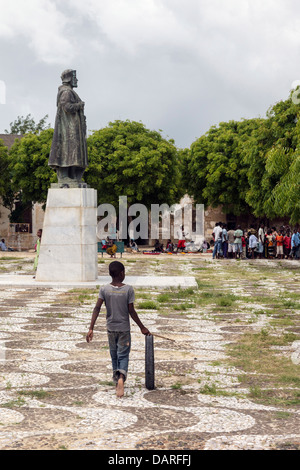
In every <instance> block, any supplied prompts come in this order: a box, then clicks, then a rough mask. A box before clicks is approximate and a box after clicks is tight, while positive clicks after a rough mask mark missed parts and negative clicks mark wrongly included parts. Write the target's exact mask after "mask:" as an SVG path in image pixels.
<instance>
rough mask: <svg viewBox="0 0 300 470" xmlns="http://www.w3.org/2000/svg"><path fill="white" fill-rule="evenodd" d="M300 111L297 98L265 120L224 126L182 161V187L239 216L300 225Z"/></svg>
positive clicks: (202, 200)
mask: <svg viewBox="0 0 300 470" xmlns="http://www.w3.org/2000/svg"><path fill="white" fill-rule="evenodd" d="M299 111H300V107H299V105H298V104H296V103H294V102H293V100H292V95H291V96H290V97H289V98H288V99H287V100H285V101H280V102H278V103H276V104H275V105H274V106H273V107H271V108H270V109H269V110H268V111H267V113H266V117H265V118H255V119H243V120H241V121H229V122H225V123H224V122H222V123H220V124H219V126H213V127H211V128H210V129H209V131H208V132H207V133H206V134H205V135H203V136H201V137H200V138H199V139H197V140H196V141H195V142H194V143H193V144H192V145H191V147H190V149H189V151H188V152H187V153H186V154H185V155H184V158H183V162H182V163H183V167H182V174H183V184H184V187H185V188H186V191H187V192H188V194H189V195H190V196H192V197H193V198H194V199H195V201H196V202H197V203H203V204H205V205H206V206H208V205H210V206H213V207H216V206H219V205H221V206H222V207H223V211H224V212H225V213H226V212H231V213H234V214H236V215H239V214H241V213H243V212H250V213H253V214H254V215H255V216H256V217H268V218H270V219H272V218H274V217H277V216H279V217H282V216H288V217H290V219H291V222H292V223H297V222H299V221H300V171H299V170H300V163H299V159H300V153H299V152H300V122H299V120H298V119H299Z"/></svg>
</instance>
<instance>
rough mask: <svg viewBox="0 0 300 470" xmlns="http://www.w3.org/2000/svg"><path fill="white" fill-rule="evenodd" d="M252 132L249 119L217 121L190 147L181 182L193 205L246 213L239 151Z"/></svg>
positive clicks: (243, 166) (244, 170)
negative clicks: (193, 202) (220, 207)
mask: <svg viewBox="0 0 300 470" xmlns="http://www.w3.org/2000/svg"><path fill="white" fill-rule="evenodd" d="M252 130H253V123H252V121H251V120H243V121H241V122H237V121H229V122H221V123H220V124H219V126H218V127H217V126H213V127H211V128H210V130H209V131H208V132H207V133H206V134H205V135H204V136H202V137H200V138H199V139H197V140H196V141H195V142H194V143H193V144H192V145H191V149H190V153H189V155H186V156H185V162H184V163H185V169H184V171H183V180H184V184H185V187H186V189H187V191H188V193H189V195H190V196H192V197H193V198H194V200H195V201H196V202H197V203H203V204H204V205H205V206H212V207H216V206H219V205H222V208H223V211H224V212H225V213H226V212H227V213H228V212H232V213H234V214H237V215H238V214H241V213H242V212H245V211H247V210H249V206H248V204H247V203H246V202H245V193H246V191H247V187H248V179H247V171H248V166H247V164H246V163H245V162H244V160H243V158H242V150H243V146H244V143H245V141H246V140H247V138H248V137H249V135H250V134H251V132H252Z"/></svg>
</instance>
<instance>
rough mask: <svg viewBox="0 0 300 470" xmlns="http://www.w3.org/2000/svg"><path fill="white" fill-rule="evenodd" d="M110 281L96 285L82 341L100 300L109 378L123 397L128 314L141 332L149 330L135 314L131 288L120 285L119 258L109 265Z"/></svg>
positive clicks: (91, 331)
mask: <svg viewBox="0 0 300 470" xmlns="http://www.w3.org/2000/svg"><path fill="white" fill-rule="evenodd" d="M109 274H110V276H111V278H112V282H111V283H110V284H108V285H106V286H103V287H101V288H100V292H99V298H98V300H97V303H96V305H95V307H94V310H93V314H92V318H91V323H90V328H89V331H88V334H87V336H86V341H87V342H88V343H90V342H91V341H92V340H93V336H94V326H95V323H96V320H97V318H98V316H99V313H100V310H101V307H102V304H103V302H105V305H106V326H107V335H108V343H109V350H110V356H111V361H112V369H113V381H114V382H115V384H116V395H117V397H118V398H122V397H123V396H124V383H125V381H126V379H127V374H128V363H129V353H130V348H131V334H130V317H131V318H132V319H133V321H134V322H135V323H136V324H137V325H138V326H139V328H140V330H141V333H142V334H143V335H145V336H150V335H151V333H150V331H149V330H148V328H146V327H145V326H144V325H143V324H142V322H141V320H140V319H139V317H138V314H137V313H136V311H135V308H134V289H133V287H132V286H129V285H127V284H124V283H123V281H124V279H125V267H124V265H123V264H122V263H120V262H119V261H113V262H112V263H110V265H109Z"/></svg>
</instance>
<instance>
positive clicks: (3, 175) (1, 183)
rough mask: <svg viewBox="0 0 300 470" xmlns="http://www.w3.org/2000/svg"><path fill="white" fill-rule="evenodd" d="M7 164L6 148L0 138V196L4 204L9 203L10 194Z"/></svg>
mask: <svg viewBox="0 0 300 470" xmlns="http://www.w3.org/2000/svg"><path fill="white" fill-rule="evenodd" d="M8 165H9V159H8V148H7V147H6V146H5V145H4V142H3V140H1V139H0V197H1V198H2V201H3V203H4V205H6V203H9V201H10V197H11V194H12V190H11V185H10V179H9V177H8V175H9V170H8Z"/></svg>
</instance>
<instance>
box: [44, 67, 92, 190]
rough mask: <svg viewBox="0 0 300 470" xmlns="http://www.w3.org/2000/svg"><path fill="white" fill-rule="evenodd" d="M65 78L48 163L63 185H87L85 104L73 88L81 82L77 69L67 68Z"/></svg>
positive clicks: (61, 87) (60, 92)
mask: <svg viewBox="0 0 300 470" xmlns="http://www.w3.org/2000/svg"><path fill="white" fill-rule="evenodd" d="M61 79H62V85H61V86H60V87H59V89H58V95H57V114H56V120H55V129H54V135H53V141H52V147H51V152H50V157H49V162H48V164H49V166H51V168H53V169H54V170H55V171H56V173H57V178H58V186H59V187H60V188H62V187H83V186H86V185H85V184H84V183H83V182H82V176H83V173H84V171H85V169H86V167H87V166H88V158H87V144H86V118H85V115H84V105H85V104H84V102H83V101H81V99H80V98H79V96H78V95H77V93H75V91H74V90H73V89H74V88H77V83H78V80H77V77H76V71H75V70H65V71H64V72H63V73H62V75H61Z"/></svg>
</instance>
